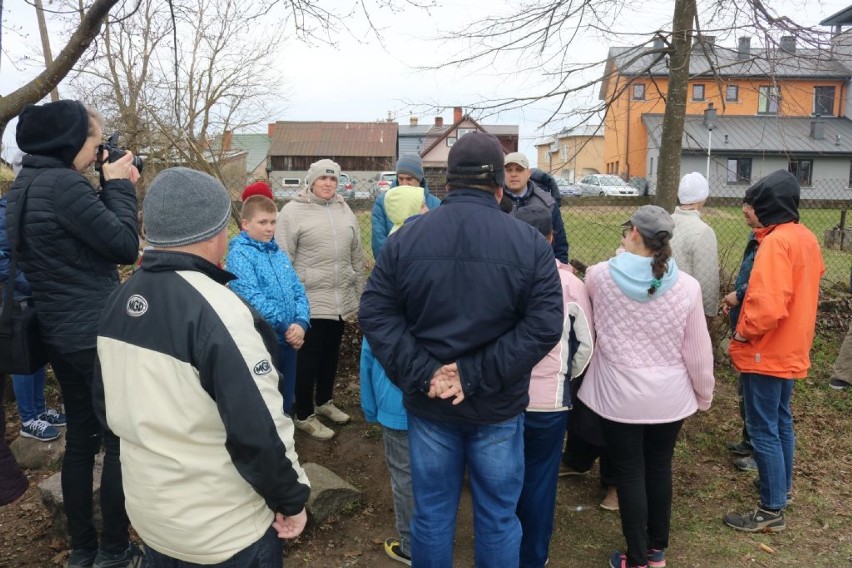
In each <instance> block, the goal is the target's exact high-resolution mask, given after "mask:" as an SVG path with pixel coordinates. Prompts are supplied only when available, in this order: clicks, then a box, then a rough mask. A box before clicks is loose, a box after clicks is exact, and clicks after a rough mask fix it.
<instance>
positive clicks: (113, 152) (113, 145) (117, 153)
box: [95, 130, 145, 174]
mask: <svg viewBox="0 0 852 568" xmlns="http://www.w3.org/2000/svg"><path fill="white" fill-rule="evenodd" d="M118 136H119V132H118V130H116V131H115V132H113V133H112V136H110V137H109V140H107V141H106V142H104V143H103V144H98V155H97V158H96V159H95V171H97V172H99V171H101V168H102V167H103V165H104V161H106V162H109V163H110V164H111V163H113V162H115V161H116V160H118V159H120V158H121V157H122V156H123V155H125V154H126V153H127V149H125V148H121V147H120V146H119V145H118ZM104 150H106V151H107V152H109V155H108V156H107V158H106V160H104ZM133 165H134V166H136V169H137V170H139V173H140V174H141V173H142V168H143V167H144V165H145V162H143V161H142V158H140V157H139V156H133Z"/></svg>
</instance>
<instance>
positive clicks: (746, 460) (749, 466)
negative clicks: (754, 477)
mask: <svg viewBox="0 0 852 568" xmlns="http://www.w3.org/2000/svg"><path fill="white" fill-rule="evenodd" d="M734 467H736V468H737V469H738V470H740V471H757V462H756V461H754V458H753V457H751V456H746V457H743V458H737V459H735V460H734Z"/></svg>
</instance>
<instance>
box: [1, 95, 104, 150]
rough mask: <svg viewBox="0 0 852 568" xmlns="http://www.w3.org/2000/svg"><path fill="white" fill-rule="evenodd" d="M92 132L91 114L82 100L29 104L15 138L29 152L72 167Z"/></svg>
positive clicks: (22, 148) (19, 121) (19, 119)
mask: <svg viewBox="0 0 852 568" xmlns="http://www.w3.org/2000/svg"><path fill="white" fill-rule="evenodd" d="M88 135H89V114H88V112H86V107H85V106H83V103H81V102H80V101H70V100H64V101H56V102H55V103H47V104H43V105H41V106H36V105H27V106H26V107H25V108H24V112H22V113H21V115H20V116H19V117H18V129H17V131H16V133H15V140H16V141H17V142H18V147H19V148H20V149H21V150H23V151H24V152H26V153H27V154H34V155H36V156H52V157H54V158H58V159H60V160H62V163H63V164H66V165H68V166H71V164H73V163H74V158H75V157H76V156H77V153H78V152H79V151H80V149H81V148H82V147H83V144H85V142H86V138H87V137H88Z"/></svg>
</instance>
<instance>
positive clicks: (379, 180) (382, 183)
mask: <svg viewBox="0 0 852 568" xmlns="http://www.w3.org/2000/svg"><path fill="white" fill-rule="evenodd" d="M395 180H396V172H381V173H380V174H378V175H377V176H376V186H375V194H376V195H377V196H378V195H379V194H381V193H384V192H386V191H387V190H389V189H390V187H391V184H393V182H394V181H395Z"/></svg>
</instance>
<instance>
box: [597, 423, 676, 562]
mask: <svg viewBox="0 0 852 568" xmlns="http://www.w3.org/2000/svg"><path fill="white" fill-rule="evenodd" d="M682 425H683V420H678V421H677V422H669V423H665V424H625V423H622V422H613V421H612V420H607V419H603V433H604V439H605V440H606V446H607V451H608V452H609V458H610V460H611V462H612V468H613V471H614V473H615V479H616V486H617V487H618V507H619V511H620V513H621V531H622V533H623V534H624V538H625V539H626V540H627V563H628V565H629V566H644V565H646V564H647V563H648V557H647V550H648V549H649V548H657V549H661V550H662V549H665V548H667V547H668V546H669V525H670V522H671V516H672V455H673V454H674V447H675V442H676V441H677V435H678V432H680V427H681V426H682Z"/></svg>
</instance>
